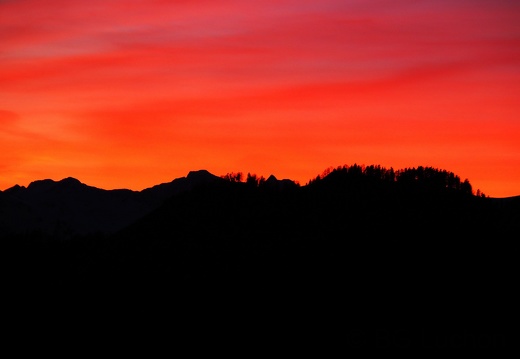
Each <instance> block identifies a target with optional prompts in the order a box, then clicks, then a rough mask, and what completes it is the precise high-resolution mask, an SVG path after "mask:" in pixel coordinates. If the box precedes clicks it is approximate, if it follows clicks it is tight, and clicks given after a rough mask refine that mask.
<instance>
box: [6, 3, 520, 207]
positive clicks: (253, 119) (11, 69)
mask: <svg viewBox="0 0 520 359" xmlns="http://www.w3.org/2000/svg"><path fill="white" fill-rule="evenodd" d="M354 163H356V164H366V165H371V164H376V165H381V166H384V167H387V168H390V167H393V168H394V169H402V168H406V167H417V166H431V167H435V168H439V169H445V170H448V171H451V172H453V173H455V174H456V175H458V176H460V177H461V179H462V180H464V179H469V181H470V183H471V184H472V186H473V188H474V190H476V189H480V190H481V191H482V192H484V193H485V194H486V195H488V196H491V197H507V196H515V195H520V2H517V1H507V0H451V1H448V0H424V1H409V0H394V1H385V0H383V1H367V0H320V1H317V0H313V1H311V0H298V1H295V0H277V1H271V0H266V1H243V0H192V1H166V0H130V1H129V0H125V1H123V0H89V1H80V0H48V1H37V0H0V190H5V189H6V188H9V187H11V186H13V185H15V184H19V185H24V186H27V185H28V184H29V183H30V182H32V181H34V180H38V179H44V178H51V179H55V180H60V179H62V178H65V177H69V176H71V177H75V178H77V179H79V180H80V181H81V182H83V183H86V184H88V185H91V186H96V187H100V188H104V189H113V188H129V189H134V190H141V189H144V188H147V187H151V186H153V185H155V184H158V183H163V182H169V181H171V180H173V179H174V178H178V177H182V176H185V175H187V173H188V172H189V171H191V170H199V169H206V170H208V171H210V172H211V173H213V174H216V175H223V174H225V173H228V172H239V171H241V172H244V173H247V172H250V173H255V174H258V175H263V176H265V177H268V176H269V175H270V174H274V175H275V176H276V177H277V178H280V179H281V178H290V179H292V180H296V181H299V182H300V183H301V184H305V183H306V182H307V181H308V180H309V179H311V178H314V177H316V175H318V174H320V173H321V172H322V171H323V170H324V169H326V168H328V167H330V166H333V167H336V166H340V165H345V164H346V165H351V164H354Z"/></svg>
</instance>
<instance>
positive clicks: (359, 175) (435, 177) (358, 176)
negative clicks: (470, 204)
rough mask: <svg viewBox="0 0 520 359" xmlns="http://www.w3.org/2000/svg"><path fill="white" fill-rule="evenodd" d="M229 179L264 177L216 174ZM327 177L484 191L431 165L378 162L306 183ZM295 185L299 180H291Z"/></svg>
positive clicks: (334, 170) (253, 181)
mask: <svg viewBox="0 0 520 359" xmlns="http://www.w3.org/2000/svg"><path fill="white" fill-rule="evenodd" d="M220 177H221V178H223V179H226V180H228V181H230V182H245V183H247V184H249V185H253V186H257V187H258V186H262V185H264V184H265V183H266V181H267V180H266V178H265V177H263V176H258V175H256V174H254V173H253V174H251V173H247V175H244V173H243V172H228V173H227V174H225V175H221V176H220ZM325 178H328V180H331V181H334V180H335V181H343V182H345V181H346V182H349V181H350V182H352V181H356V180H364V181H368V182H372V183H374V182H380V183H387V184H396V185H397V186H399V187H401V188H408V189H416V188H422V189H423V190H425V191H443V190H453V191H458V192H462V193H466V194H470V195H475V196H477V197H486V195H485V194H484V192H482V191H481V190H480V189H477V190H476V192H474V191H473V187H472V186H471V183H470V182H469V180H468V179H467V178H466V179H464V180H463V181H462V180H461V178H460V177H459V176H458V175H456V174H455V173H453V172H450V171H447V170H444V169H438V168H434V167H424V166H418V167H417V168H416V167H407V168H404V169H400V170H394V169H393V168H392V167H390V168H385V167H383V166H381V165H369V166H366V165H358V164H353V165H343V166H338V167H328V168H327V169H325V170H324V171H323V172H322V173H321V174H319V175H317V176H316V177H315V178H312V179H310V180H309V181H308V182H307V183H306V186H312V185H314V184H316V183H317V182H320V181H321V180H324V179H325ZM295 184H296V185H298V186H299V183H297V182H296V183H295Z"/></svg>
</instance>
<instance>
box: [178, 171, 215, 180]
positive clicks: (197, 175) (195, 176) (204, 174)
mask: <svg viewBox="0 0 520 359" xmlns="http://www.w3.org/2000/svg"><path fill="white" fill-rule="evenodd" d="M186 178H187V179H189V180H190V181H193V182H194V183H204V182H212V181H215V180H217V179H219V178H220V177H218V176H215V175H214V174H211V173H210V172H208V171H207V170H198V171H190V172H189V173H188V176H186Z"/></svg>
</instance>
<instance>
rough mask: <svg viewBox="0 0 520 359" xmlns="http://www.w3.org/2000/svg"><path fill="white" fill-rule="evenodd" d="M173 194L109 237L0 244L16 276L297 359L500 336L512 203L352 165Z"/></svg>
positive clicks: (509, 291)
mask: <svg viewBox="0 0 520 359" xmlns="http://www.w3.org/2000/svg"><path fill="white" fill-rule="evenodd" d="M396 178H398V180H396ZM190 180H192V181H193V183H195V182H196V183H197V185H193V186H187V187H182V186H184V185H185V184H186V183H188V182H187V181H190ZM174 182H175V183H176V184H179V183H180V184H182V186H180V187H179V188H182V191H181V190H179V191H178V192H175V191H173V190H171V189H170V188H169V187H168V186H166V185H162V186H159V187H155V188H152V189H150V190H148V191H156V193H162V195H159V194H157V196H158V197H161V196H164V197H167V196H170V195H171V197H169V198H168V199H166V200H164V201H163V202H162V204H160V205H158V207H157V208H155V209H153V210H151V211H150V212H148V213H147V214H144V215H143V216H142V217H141V218H140V219H138V220H137V221H135V222H133V223H132V224H130V225H129V226H127V227H125V228H122V229H121V230H119V231H117V232H116V233H114V234H112V235H110V236H106V237H105V236H103V237H97V236H88V237H87V236H85V237H77V238H75V239H74V240H70V241H66V242H59V241H55V240H53V239H52V238H48V237H45V236H42V237H39V238H38V237H37V238H34V237H33V238H22V240H20V241H17V242H15V243H14V244H13V246H12V247H8V246H7V244H9V243H13V242H4V245H5V246H6V248H5V250H4V253H9V255H10V256H11V260H12V258H16V260H12V262H11V263H13V265H12V266H10V269H11V271H12V272H13V273H14V275H13V276H14V277H15V278H19V279H20V278H23V281H24V283H32V284H33V285H42V284H44V285H47V286H58V287H63V286H65V287H70V286H73V285H74V286H77V287H80V288H88V290H93V291H95V292H96V293H106V292H109V289H110V290H113V289H114V288H118V289H119V290H122V291H123V292H124V293H129V292H130V293H132V294H130V297H131V298H134V299H135V298H137V297H139V298H140V302H139V303H136V302H137V300H134V301H132V303H134V304H135V305H136V307H133V308H131V311H132V312H135V308H142V309H143V311H146V312H147V315H148V316H149V317H150V316H155V317H156V318H164V317H167V318H168V320H171V321H172V322H175V321H176V320H177V321H178V320H179V316H181V315H185V316H186V317H188V318H187V320H186V321H183V323H204V325H209V326H211V325H212V326H211V330H212V333H213V334H214V335H215V337H218V334H217V333H220V331H221V330H222V327H221V326H220V324H222V323H224V322H227V323H229V322H230V321H233V324H234V325H236V328H237V330H235V331H232V335H234V336H235V337H234V338H241V339H244V337H245V336H247V335H249V334H250V333H254V335H257V336H259V337H258V338H264V337H263V336H262V335H266V333H268V334H269V335H270V336H278V337H284V336H285V337H287V335H288V334H287V333H288V332H290V333H291V335H296V336H298V337H299V338H302V339H303V341H304V342H305V343H306V345H312V344H313V343H316V344H317V343H320V345H321V344H324V345H326V344H327V343H328V344H329V345H331V344H334V345H337V346H341V343H343V341H344V340H345V339H346V338H347V337H348V335H349V334H352V333H362V334H361V336H360V340H362V341H363V342H362V343H361V344H360V343H358V344H359V345H366V346H373V345H376V344H378V343H379V345H385V344H389V345H390V343H392V340H393V339H392V338H394V339H395V338H398V339H399V341H398V342H399V343H401V344H402V345H404V346H421V345H422V344H425V346H428V345H430V347H431V346H437V345H439V346H442V343H445V342H446V340H454V339H453V338H455V339H456V340H459V344H460V340H462V341H464V342H463V343H462V344H461V346H463V345H466V344H468V345H473V346H477V347H478V346H479V345H481V344H482V343H490V345H497V344H502V343H503V342H504V341H505V340H508V339H509V338H510V336H509V334H510V333H509V332H508V331H507V329H506V328H507V327H506V324H507V322H508V320H509V318H510V317H511V316H510V310H511V308H512V300H513V298H515V297H514V295H513V289H514V287H513V286H512V283H515V281H516V279H515V274H514V273H516V270H515V267H516V265H515V263H516V258H515V255H516V252H515V251H514V248H515V246H516V241H517V240H518V233H520V211H519V209H520V207H519V206H520V202H519V200H518V199H519V198H510V199H504V200H502V199H491V198H485V197H477V196H474V195H472V194H471V191H470V187H468V185H469V183H464V182H461V181H460V180H458V178H456V177H454V176H452V175H451V174H449V173H445V172H440V173H439V172H438V171H433V170H431V169H427V168H426V169H425V168H420V169H411V170H409V171H403V172H402V173H397V174H396V173H393V172H392V171H390V172H388V171H386V170H384V169H381V168H379V167H367V168H362V167H359V166H352V167H350V168H342V169H338V170H335V171H332V172H329V173H326V174H324V175H322V176H318V177H317V178H316V179H315V180H313V181H310V183H309V184H307V185H305V186H298V185H297V184H295V183H292V182H291V181H287V180H282V181H279V180H277V179H276V178H275V177H274V176H273V177H270V178H269V179H268V180H266V181H260V182H255V181H250V182H236V181H229V180H224V179H222V178H218V177H216V176H213V175H211V174H209V173H207V172H205V171H198V172H193V173H190V174H189V175H188V176H187V178H186V179H180V180H176V181H174ZM48 185H49V186H50V187H51V188H52V183H51V184H48V183H47V184H45V186H48ZM46 190H47V191H48V190H50V189H46ZM143 192H145V191H143ZM2 195H5V193H3V194H2ZM18 239H20V238H18ZM21 243H22V244H24V246H22V247H20V244H21ZM103 295H104V294H103ZM126 300H128V297H125V298H124V301H126ZM179 301H181V302H182V303H183V304H182V305H178V304H177V303H178V302H179ZM143 303H145V304H144V307H142V306H143ZM158 303H161V304H160V305H159V304H158ZM188 308H189V309H188ZM219 314H221V315H219ZM202 316H208V317H206V318H202ZM195 318H196V319H195ZM208 318H211V320H209V319H208ZM237 318H238V319H237ZM260 325H262V327H260ZM147 328H149V327H147ZM197 330H198V329H197ZM396 335H397V336H398V337H395V336H396ZM461 338H462V339H461ZM318 339H319V340H318ZM260 341H261V340H260ZM378 341H379V342H378ZM425 341H426V343H425ZM363 343H364V344H363ZM452 344H453V343H452Z"/></svg>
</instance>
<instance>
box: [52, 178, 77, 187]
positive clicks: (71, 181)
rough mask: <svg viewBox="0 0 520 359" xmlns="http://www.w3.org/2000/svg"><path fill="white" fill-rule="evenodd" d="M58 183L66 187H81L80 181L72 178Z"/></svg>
mask: <svg viewBox="0 0 520 359" xmlns="http://www.w3.org/2000/svg"><path fill="white" fill-rule="evenodd" d="M58 183H60V184H63V185H67V186H77V185H82V184H83V183H81V182H80V180H78V179H76V178H74V177H67V178H64V179H62V180H61V181H59V182H58Z"/></svg>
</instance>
